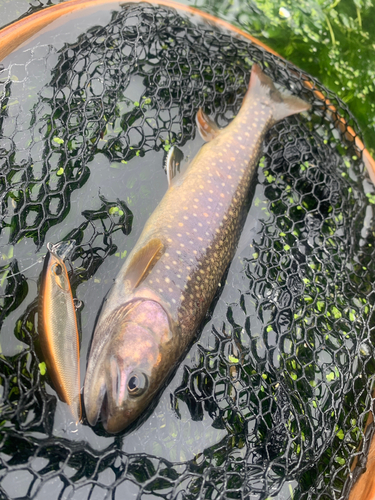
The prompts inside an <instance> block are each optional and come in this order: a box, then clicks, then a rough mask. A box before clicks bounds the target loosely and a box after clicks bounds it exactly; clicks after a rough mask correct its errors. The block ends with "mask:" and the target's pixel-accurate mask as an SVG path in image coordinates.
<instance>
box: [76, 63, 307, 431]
mask: <svg viewBox="0 0 375 500" xmlns="http://www.w3.org/2000/svg"><path fill="white" fill-rule="evenodd" d="M309 107H310V106H309V105H308V104H307V103H306V102H304V101H302V100H301V99H299V98H297V97H293V96H285V95H283V94H281V93H280V92H279V91H278V90H277V89H276V88H275V86H274V85H273V83H272V80H271V79H270V78H269V77H267V76H266V75H265V74H264V73H263V72H262V71H261V69H260V68H259V66H257V65H256V64H254V65H253V68H252V72H251V78H250V84H249V88H248V91H247V93H246V95H245V98H244V101H243V104H242V107H241V109H240V112H239V113H238V115H237V116H236V117H235V119H234V120H233V121H232V122H231V123H230V124H229V125H228V126H227V127H226V128H224V129H219V128H218V127H217V126H216V125H215V123H213V122H212V121H211V120H210V119H209V118H208V117H207V116H206V115H205V114H204V113H203V111H202V110H201V109H200V110H199V111H198V113H197V125H198V130H199V131H200V133H201V135H202V137H203V138H204V139H205V140H206V141H209V142H207V144H205V145H204V146H203V147H202V148H201V149H200V151H199V152H198V154H197V155H196V156H195V158H194V159H193V160H192V161H191V163H190V164H188V165H187V166H186V167H185V168H184V169H181V171H180V172H178V168H177V167H178V164H179V163H180V160H179V155H178V150H177V149H176V148H174V149H172V150H171V151H170V153H169V155H168V158H167V165H166V167H167V173H168V182H169V186H168V190H167V192H166V194H165V195H164V197H163V199H162V200H161V202H160V204H159V205H158V207H157V208H156V209H155V211H154V212H153V213H152V214H151V216H150V218H149V219H148V221H147V222H146V225H145V227H144V229H143V232H142V234H141V236H140V237H139V240H138V241H137V243H136V245H135V247H134V248H133V250H132V252H131V253H130V254H129V256H128V258H127V260H126V262H125V264H124V265H123V267H122V269H121V270H120V272H119V274H118V276H117V278H116V280H115V282H114V285H113V288H112V290H111V291H110V293H109V295H108V298H107V299H106V300H105V302H104V304H103V307H102V311H101V313H100V316H99V319H98V321H97V325H96V328H95V331H94V335H93V340H92V345H91V350H90V354H89V359H88V365H87V372H86V378H85V383H84V404H85V409H86V416H87V420H88V422H89V424H91V425H95V424H96V423H97V421H98V419H99V418H101V420H102V423H103V425H104V427H105V428H106V430H107V431H108V432H110V433H117V432H119V431H121V430H123V429H125V428H126V427H127V426H128V425H129V424H130V423H132V422H133V421H134V420H135V419H136V418H137V417H138V416H139V415H140V414H141V413H142V412H143V411H144V410H145V408H146V407H147V406H148V405H149V404H150V402H151V401H152V400H153V399H154V398H155V396H156V394H157V393H158V392H159V391H160V389H161V388H162V387H163V385H165V381H166V379H167V378H168V375H169V374H170V373H171V371H172V370H173V368H174V367H176V364H177V363H178V361H179V360H180V359H181V357H182V355H183V354H184V353H185V351H186V349H187V347H188V346H189V345H190V344H191V343H192V341H193V339H194V337H195V335H196V332H197V329H198V327H199V325H200V323H201V322H202V320H203V318H204V316H205V315H206V313H207V310H208V308H209V306H210V303H211V301H212V299H213V297H214V295H215V292H216V290H217V287H218V284H219V282H220V280H221V278H222V276H223V274H224V272H225V270H226V269H227V267H228V265H229V263H230V262H231V260H232V258H233V256H234V252H235V249H236V246H237V243H238V239H239V236H240V232H241V229H242V226H243V222H244V219H245V216H246V207H247V206H248V204H247V200H248V195H249V188H250V185H251V182H252V180H253V177H254V174H255V172H256V169H257V164H258V161H259V158H260V155H261V153H262V143H263V139H264V137H265V134H266V133H267V131H268V130H269V129H270V128H271V127H272V126H273V125H274V124H275V123H276V122H277V121H279V120H281V119H283V118H285V117H287V116H289V115H293V114H295V113H300V112H302V111H306V110H308V109H309Z"/></svg>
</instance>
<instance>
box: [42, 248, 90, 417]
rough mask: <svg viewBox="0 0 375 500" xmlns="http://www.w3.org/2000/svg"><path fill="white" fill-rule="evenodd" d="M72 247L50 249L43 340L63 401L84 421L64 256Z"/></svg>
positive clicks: (45, 270) (50, 371)
mask: <svg viewBox="0 0 375 500" xmlns="http://www.w3.org/2000/svg"><path fill="white" fill-rule="evenodd" d="M69 248H71V245H70V247H69V245H68V246H67V245H66V244H65V243H63V244H60V245H55V246H53V245H49V248H48V249H49V252H48V254H47V256H46V258H45V262H44V268H43V274H42V282H41V287H40V295H39V311H38V330H39V339H40V344H41V348H42V352H43V356H44V360H45V363H46V365H47V370H48V374H49V376H50V378H51V380H52V382H53V386H54V388H55V390H56V392H57V394H58V396H59V398H60V399H61V400H62V401H64V402H65V403H67V404H68V405H69V406H70V409H71V412H72V414H73V417H74V419H75V422H78V421H79V420H80V418H81V400H80V373H79V337H78V327H77V319H76V311H75V306H74V301H73V295H72V290H71V288H70V282H69V277H68V272H67V269H66V266H65V264H64V260H63V258H62V256H64V255H66V252H67V251H69Z"/></svg>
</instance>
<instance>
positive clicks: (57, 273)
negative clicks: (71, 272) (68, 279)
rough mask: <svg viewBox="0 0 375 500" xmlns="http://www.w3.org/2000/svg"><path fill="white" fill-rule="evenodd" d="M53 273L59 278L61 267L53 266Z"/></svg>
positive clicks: (58, 265)
mask: <svg viewBox="0 0 375 500" xmlns="http://www.w3.org/2000/svg"><path fill="white" fill-rule="evenodd" d="M53 271H54V273H55V274H56V276H61V275H62V272H63V270H62V267H61V266H60V264H56V265H55V266H54V269H53Z"/></svg>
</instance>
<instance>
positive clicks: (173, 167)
mask: <svg viewBox="0 0 375 500" xmlns="http://www.w3.org/2000/svg"><path fill="white" fill-rule="evenodd" d="M183 159H184V153H183V152H182V151H181V149H179V148H178V147H177V146H173V147H171V149H170V150H169V152H168V156H167V159H166V162H165V168H166V170H167V177H168V187H169V186H170V185H171V184H172V181H173V179H174V178H175V177H176V176H177V175H178V174H181V171H182V170H183V169H182V168H181V163H182V160H183Z"/></svg>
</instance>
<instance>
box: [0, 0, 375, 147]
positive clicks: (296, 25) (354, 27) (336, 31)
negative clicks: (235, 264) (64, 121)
mask: <svg viewBox="0 0 375 500" xmlns="http://www.w3.org/2000/svg"><path fill="white" fill-rule="evenodd" d="M180 1H182V3H185V4H188V5H192V6H195V7H198V8H200V9H202V10H204V11H206V12H209V13H211V14H214V15H216V16H218V17H220V18H223V19H226V20H228V21H229V22H232V23H233V24H235V25H237V26H239V27H241V28H242V29H243V30H245V31H247V32H248V33H250V34H251V35H253V36H255V37H257V38H259V39H260V40H261V41H263V42H264V43H266V44H267V45H269V46H270V47H272V48H273V49H274V50H276V51H277V52H278V53H279V54H281V55H282V56H283V57H285V58H286V59H288V60H290V61H291V62H293V63H294V64H295V65H296V66H299V67H300V68H302V69H303V70H305V71H307V72H309V73H310V74H311V75H313V76H315V77H317V78H318V79H319V80H320V81H321V82H322V83H323V84H324V85H325V86H326V87H327V88H329V89H330V90H332V91H334V92H336V93H337V95H338V96H339V97H340V98H341V99H342V100H343V101H344V102H346V103H347V104H348V105H349V107H350V109H351V111H352V113H353V114H354V116H355V117H356V118H357V120H358V121H359V124H360V126H361V128H362V131H363V134H364V139H365V143H366V146H367V147H368V148H369V149H370V150H371V152H372V153H373V154H374V153H375V83H374V81H375V7H374V6H373V4H372V1H371V0H335V1H333V2H332V1H329V0H299V1H298V2H296V1H295V0H180ZM56 3H60V2H59V1H58V0H0V12H1V24H2V25H3V26H4V25H6V24H9V23H11V22H12V21H14V20H16V19H18V18H19V17H21V16H23V15H25V14H26V13H31V12H34V11H36V10H40V9H41V8H43V7H46V6H49V5H53V4H56Z"/></svg>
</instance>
